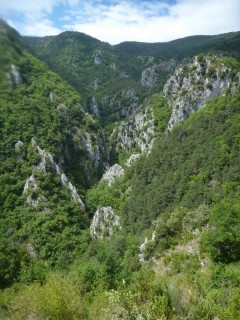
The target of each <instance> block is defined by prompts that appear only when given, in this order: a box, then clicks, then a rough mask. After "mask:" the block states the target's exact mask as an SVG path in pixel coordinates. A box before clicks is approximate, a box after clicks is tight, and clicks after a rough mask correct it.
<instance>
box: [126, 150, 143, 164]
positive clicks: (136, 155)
mask: <svg viewBox="0 0 240 320" xmlns="http://www.w3.org/2000/svg"><path fill="white" fill-rule="evenodd" d="M139 157H140V154H139V153H136V154H132V155H131V156H130V157H129V158H128V159H127V162H126V165H127V166H129V167H130V166H131V164H132V163H133V162H134V161H135V160H137V159H138V158H139Z"/></svg>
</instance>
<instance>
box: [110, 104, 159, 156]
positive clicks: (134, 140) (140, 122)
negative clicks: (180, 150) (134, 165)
mask: <svg viewBox="0 0 240 320" xmlns="http://www.w3.org/2000/svg"><path fill="white" fill-rule="evenodd" d="M113 135H115V136H116V138H115V141H116V146H115V148H116V151H117V152H118V153H119V152H121V150H125V151H127V152H129V153H133V152H134V151H135V152H136V151H137V152H148V151H150V150H151V148H152V144H153V138H154V119H153V112H152V108H151V107H150V106H147V107H146V108H145V109H144V110H142V111H140V110H139V112H137V113H136V115H135V117H131V118H130V119H129V121H122V122H121V123H120V125H119V127H118V128H117V129H116V130H115V132H113Z"/></svg>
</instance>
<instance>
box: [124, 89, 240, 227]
mask: <svg viewBox="0 0 240 320" xmlns="http://www.w3.org/2000/svg"><path fill="white" fill-rule="evenodd" d="M238 119H239V92H237V93H236V94H235V95H229V96H225V97H219V98H216V99H213V100H211V101H208V102H207V104H206V106H205V107H204V108H203V109H202V110H200V111H199V112H197V113H194V114H192V115H191V116H190V118H189V119H188V120H186V121H185V122H184V123H183V124H181V125H180V126H176V127H175V128H174V129H173V130H172V131H171V132H170V133H168V134H165V135H161V136H160V137H158V138H157V139H156V141H155V145H154V148H153V150H152V152H151V154H150V155H149V156H148V157H147V158H145V157H142V158H141V159H140V160H139V161H138V162H137V163H136V164H133V165H132V167H131V169H130V173H129V176H130V177H132V178H131V183H130V184H131V186H132V192H131V193H130V195H129V197H128V199H127V202H126V205H125V207H124V209H123V211H124V216H125V221H126V225H127V227H128V228H129V230H134V232H141V230H143V229H144V228H147V227H149V226H150V224H151V221H153V220H155V219H156V218H157V217H158V216H159V215H161V214H162V213H163V212H165V211H168V212H170V211H173V210H174V208H176V207H177V206H183V207H185V208H187V209H194V208H197V207H198V206H199V205H202V204H207V205H211V204H212V203H213V202H218V201H219V200H220V199H221V197H222V194H223V192H224V184H225V183H230V184H231V183H232V184H236V186H239V182H240V177H239V173H238V170H239V161H238V156H237V154H238V152H239V134H238V132H239V124H238V122H239V120H238ZM234 192H235V193H236V189H235V191H234V189H233V191H232V194H234Z"/></svg>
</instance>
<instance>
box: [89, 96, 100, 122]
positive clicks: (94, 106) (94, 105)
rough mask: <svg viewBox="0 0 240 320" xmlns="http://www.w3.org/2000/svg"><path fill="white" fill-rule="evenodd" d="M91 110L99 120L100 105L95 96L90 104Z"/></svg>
mask: <svg viewBox="0 0 240 320" xmlns="http://www.w3.org/2000/svg"><path fill="white" fill-rule="evenodd" d="M90 110H91V112H92V113H93V114H94V115H95V116H96V117H98V118H99V105H98V103H97V100H96V98H95V97H94V96H93V97H92V99H91V102H90Z"/></svg>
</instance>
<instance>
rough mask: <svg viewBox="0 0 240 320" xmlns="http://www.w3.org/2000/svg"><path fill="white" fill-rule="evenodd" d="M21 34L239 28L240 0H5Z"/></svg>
mask: <svg viewBox="0 0 240 320" xmlns="http://www.w3.org/2000/svg"><path fill="white" fill-rule="evenodd" d="M0 15H1V17H3V18H4V19H5V20H6V21H7V22H8V23H9V24H10V25H11V26H13V27H14V28H16V29H17V30H18V31H19V32H20V33H21V34H22V35H34V36H45V35H56V34H59V33H61V32H63V31H66V30H71V31H80V32H84V33H86V34H88V35H91V36H93V37H95V38H98V39H99V40H102V41H106V42H109V43H111V44H116V43H120V42H122V41H143V42H163V41H169V40H173V39H177V38H181V37H185V36H189V35H196V34H202V35H203V34H209V35H211V34H220V33H225V32H230V31H239V30H240V23H239V21H240V0H0Z"/></svg>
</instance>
